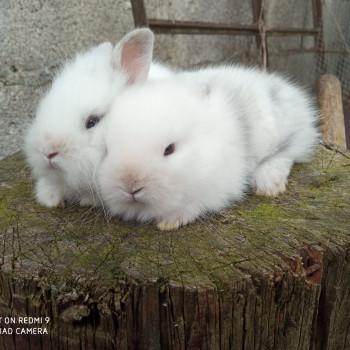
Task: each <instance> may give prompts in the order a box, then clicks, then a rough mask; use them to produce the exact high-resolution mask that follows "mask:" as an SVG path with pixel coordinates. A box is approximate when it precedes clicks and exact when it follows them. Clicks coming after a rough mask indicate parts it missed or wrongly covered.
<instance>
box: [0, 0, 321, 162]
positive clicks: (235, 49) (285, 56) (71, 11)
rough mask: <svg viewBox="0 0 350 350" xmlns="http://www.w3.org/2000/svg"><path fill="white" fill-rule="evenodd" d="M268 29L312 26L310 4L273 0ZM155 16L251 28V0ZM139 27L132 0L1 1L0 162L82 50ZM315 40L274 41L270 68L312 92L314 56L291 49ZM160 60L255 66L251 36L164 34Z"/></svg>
mask: <svg viewBox="0 0 350 350" xmlns="http://www.w3.org/2000/svg"><path fill="white" fill-rule="evenodd" d="M265 2H266V4H265V8H266V22H267V25H269V26H290V27H293V26H294V27H295V26H297V27H300V26H301V27H310V26H312V16H311V1H306V0H266V1H265ZM145 3H146V8H147V11H148V15H149V17H158V18H165V19H178V20H199V21H211V22H236V23H245V24H250V23H251V22H252V14H251V8H250V4H251V1H250V0H246V1H241V0H183V1H172V0H165V1H162V0H146V1H145ZM132 28H133V19H132V13H131V6H130V2H129V0H102V1H97V0H77V1H71V0H69V1H68V0H55V1H54V0H18V1H11V0H2V1H1V2H0V158H1V157H3V156H5V155H8V154H11V153H12V152H14V151H17V150H18V149H19V148H20V146H21V140H22V134H23V130H25V128H26V126H27V125H28V123H29V121H30V119H31V118H33V116H34V114H35V108H36V105H37V103H38V100H39V98H40V96H41V95H42V93H43V91H45V90H46V89H47V87H48V84H49V83H50V81H51V78H52V72H53V71H54V69H55V67H57V65H58V64H60V63H61V62H62V61H63V60H64V59H66V58H68V57H71V56H72V55H73V54H74V53H75V52H76V51H78V50H82V49H85V48H88V47H90V46H92V45H95V44H98V43H100V42H103V41H110V42H113V43H114V42H116V41H117V40H119V39H120V38H121V37H122V36H123V35H124V34H125V33H126V32H128V31H129V30H131V29H132ZM312 45H313V40H312V39H311V38H309V39H303V40H301V39H300V38H285V37H277V38H271V39H269V51H270V66H271V70H277V71H281V72H284V73H287V74H288V75H292V76H294V77H295V78H296V79H297V80H299V81H301V82H302V83H303V84H304V85H308V86H311V87H313V86H314V82H315V69H314V68H315V64H314V57H313V55H300V54H291V53H290V52H288V51H287V49H288V48H295V47H311V46H312ZM155 57H157V58H159V59H161V60H164V61H169V62H170V63H172V64H176V65H179V66H181V67H190V66H193V65H202V64H208V63H218V62H232V63H244V64H248V65H256V64H257V57H256V44H255V38H254V37H249V36H236V37H233V36H208V35H203V36H186V35H176V36H174V35H157V37H156V44H155Z"/></svg>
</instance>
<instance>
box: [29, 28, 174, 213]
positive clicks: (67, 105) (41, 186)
mask: <svg viewBox="0 0 350 350" xmlns="http://www.w3.org/2000/svg"><path fill="white" fill-rule="evenodd" d="M152 50H153V34H152V32H151V31H150V30H149V29H145V28H144V29H136V30H134V31H132V32H130V33H128V34H127V35H126V36H125V37H124V38H123V39H122V40H121V41H120V42H119V43H117V45H116V47H115V48H114V49H113V47H112V45H111V44H110V43H103V44H101V45H99V46H97V47H94V48H92V49H91V50H89V51H87V52H83V53H79V54H77V56H76V57H75V59H74V60H72V61H68V62H66V64H65V65H64V66H63V68H62V69H61V70H60V72H59V73H58V75H57V76H56V77H55V78H54V80H53V83H52V86H51V89H50V90H49V91H48V92H47V94H46V95H45V96H44V97H43V99H42V100H41V102H40V104H39V106H38V109H37V113H36V118H35V120H34V121H33V123H32V125H31V126H30V128H29V129H28V131H27V134H26V137H25V147H24V150H25V153H26V156H27V160H28V162H29V164H30V166H31V168H32V171H33V174H34V177H35V179H36V187H35V194H36V199H37V201H38V202H39V203H41V204H43V205H45V206H48V207H55V206H59V205H62V204H63V202H64V199H67V198H68V199H69V198H74V199H75V200H78V201H79V202H80V204H81V205H90V204H94V205H97V204H99V198H98V196H96V191H95V186H94V181H93V179H94V176H95V170H96V166H97V165H98V164H99V162H100V160H101V158H102V157H103V155H104V153H105V148H104V143H103V140H102V138H101V130H100V129H101V127H100V125H99V124H102V123H103V122H104V120H103V116H104V115H105V114H106V113H107V111H108V109H109V107H110V104H111V101H112V100H113V98H114V97H115V96H116V95H118V94H119V93H120V92H121V91H123V90H124V89H125V88H126V87H127V86H129V85H132V84H136V83H143V82H144V81H146V80H147V76H148V72H149V69H150V65H151V60H152ZM167 74H169V75H171V74H172V72H171V71H170V70H168V69H167V68H166V67H164V66H162V65H160V64H154V65H153V64H152V65H151V70H150V77H151V78H154V79H161V78H164V77H166V76H167Z"/></svg>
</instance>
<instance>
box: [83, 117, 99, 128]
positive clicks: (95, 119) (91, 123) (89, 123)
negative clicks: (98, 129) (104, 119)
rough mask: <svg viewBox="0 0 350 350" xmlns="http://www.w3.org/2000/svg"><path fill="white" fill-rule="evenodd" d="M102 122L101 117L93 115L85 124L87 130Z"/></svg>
mask: <svg viewBox="0 0 350 350" xmlns="http://www.w3.org/2000/svg"><path fill="white" fill-rule="evenodd" d="M100 120H101V117H99V116H96V115H91V116H90V117H89V118H87V119H86V122H85V127H86V129H91V128H93V127H94V126H95V125H96V124H97V123H98V122H99V121H100Z"/></svg>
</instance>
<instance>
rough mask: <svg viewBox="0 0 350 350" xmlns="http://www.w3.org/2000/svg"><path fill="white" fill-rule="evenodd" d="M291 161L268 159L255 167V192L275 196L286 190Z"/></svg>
mask: <svg viewBox="0 0 350 350" xmlns="http://www.w3.org/2000/svg"><path fill="white" fill-rule="evenodd" d="M290 167H291V162H290V161H288V162H287V161H286V160H281V161H279V160H274V159H272V160H269V161H266V162H264V163H262V164H261V165H259V167H258V168H257V169H256V171H255V173H254V177H253V178H254V187H255V193H256V194H258V195H265V196H277V195H278V194H279V193H282V192H284V191H285V190H286V185H287V182H288V180H287V179H288V175H289V172H290Z"/></svg>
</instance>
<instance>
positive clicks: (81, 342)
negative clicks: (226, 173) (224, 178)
mask: <svg viewBox="0 0 350 350" xmlns="http://www.w3.org/2000/svg"><path fill="white" fill-rule="evenodd" d="M349 186H350V152H347V151H345V150H343V149H340V148H338V147H336V146H333V145H331V144H322V145H320V146H319V148H318V150H317V154H316V157H315V160H314V161H313V162H311V163H309V164H302V165H300V164H298V165H295V166H294V168H293V170H292V173H291V176H290V180H289V184H288V186H287V191H286V192H285V193H283V194H281V195H280V196H278V197H276V198H270V197H268V198H267V197H259V196H256V195H253V194H250V195H248V196H247V198H246V200H245V201H242V202H241V203H237V204H236V205H235V206H232V208H230V209H228V210H225V211H223V212H222V213H218V214H213V215H210V216H208V217H206V218H203V219H200V220H198V221H197V222H195V223H194V224H191V225H188V226H186V227H182V228H180V229H178V230H176V231H173V232H161V231H159V230H157V228H156V226H155V225H153V224H138V223H132V222H123V221H121V220H118V219H116V218H113V219H111V220H107V219H106V218H105V217H104V215H103V213H101V212H99V211H98V210H94V209H88V208H80V207H77V206H70V207H66V208H57V209H48V208H44V207H42V206H40V205H38V204H37V203H36V202H35V201H34V199H33V194H32V191H33V181H32V180H31V179H30V172H29V169H28V168H27V166H26V164H25V161H24V157H23V155H22V154H21V153H17V154H14V155H13V156H11V157H8V158H5V159H4V160H3V161H1V162H0V251H1V255H0V258H1V259H0V264H1V269H0V317H1V319H0V325H1V332H0V333H1V334H0V349H1V350H2V349H3V350H26V349H35V350H40V349H45V350H48V349H57V350H58V349H59V350H64V349H89V350H90V349H98V350H101V349H118V350H119V349H145V350H146V349H147V350H150V349H152V350H153V349H154V350H157V349H159V350H164V349H208V350H209V349H246V350H252V349H262V350H265V349H283V350H286V349H287V350H288V349H291V350H292V349H293V350H294V349H300V350H305V349H315V350H316V349H317V350H325V349H328V350H332V349H347V348H350V337H349V335H348V332H349V328H350V318H349V310H350V292H349V285H350V232H349V231H350V224H349V218H350V193H349ZM24 317H27V319H24ZM31 322H32V323H31ZM39 329H40V330H41V331H39ZM4 330H5V332H7V333H6V334H4ZM11 330H12V332H13V334H9V333H11ZM22 332H23V334H21V333H22ZM28 332H29V334H26V333H28ZM38 332H41V333H43V332H45V333H46V332H47V334H38ZM18 333H20V334H18Z"/></svg>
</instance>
